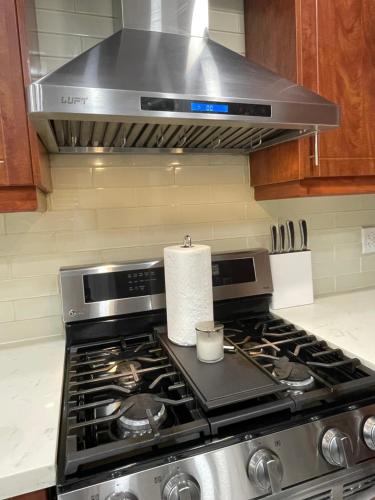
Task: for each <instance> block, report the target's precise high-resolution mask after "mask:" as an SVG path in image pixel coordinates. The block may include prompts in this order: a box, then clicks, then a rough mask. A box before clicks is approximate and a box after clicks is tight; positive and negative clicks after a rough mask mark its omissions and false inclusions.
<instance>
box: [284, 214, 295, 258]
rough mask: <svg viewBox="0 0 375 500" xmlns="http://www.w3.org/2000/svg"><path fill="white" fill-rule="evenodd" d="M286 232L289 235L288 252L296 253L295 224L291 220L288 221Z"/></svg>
mask: <svg viewBox="0 0 375 500" xmlns="http://www.w3.org/2000/svg"><path fill="white" fill-rule="evenodd" d="M286 232H287V235H288V252H294V244H295V233H294V223H293V221H291V220H287V221H286Z"/></svg>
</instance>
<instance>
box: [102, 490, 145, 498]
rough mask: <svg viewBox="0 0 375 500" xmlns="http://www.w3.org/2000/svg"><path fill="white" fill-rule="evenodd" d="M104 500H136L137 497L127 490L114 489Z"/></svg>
mask: <svg viewBox="0 0 375 500" xmlns="http://www.w3.org/2000/svg"><path fill="white" fill-rule="evenodd" d="M105 500H138V498H137V497H136V496H135V495H133V493H129V492H128V491H114V492H113V493H111V494H110V495H108V496H107V497H106V498H105Z"/></svg>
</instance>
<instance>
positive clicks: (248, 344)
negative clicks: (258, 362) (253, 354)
mask: <svg viewBox="0 0 375 500" xmlns="http://www.w3.org/2000/svg"><path fill="white" fill-rule="evenodd" d="M259 345H260V344H259V342H257V341H255V340H249V341H248V342H245V343H244V344H243V346H242V349H254V348H255V347H258V346H259ZM260 351H263V350H262V349H260Z"/></svg>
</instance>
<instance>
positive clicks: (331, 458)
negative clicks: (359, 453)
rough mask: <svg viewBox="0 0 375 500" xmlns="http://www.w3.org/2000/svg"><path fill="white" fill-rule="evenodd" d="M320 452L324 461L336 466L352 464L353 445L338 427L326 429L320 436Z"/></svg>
mask: <svg viewBox="0 0 375 500" xmlns="http://www.w3.org/2000/svg"><path fill="white" fill-rule="evenodd" d="M322 454H323V457H324V458H325V459H326V461H327V462H328V463H329V464H331V465H336V466H337V467H351V466H352V465H354V453H353V445H352V441H351V439H350V437H349V436H348V435H347V434H345V433H344V432H341V431H340V430H339V429H334V428H332V429H328V430H327V431H326V432H325V433H324V435H323V438H322Z"/></svg>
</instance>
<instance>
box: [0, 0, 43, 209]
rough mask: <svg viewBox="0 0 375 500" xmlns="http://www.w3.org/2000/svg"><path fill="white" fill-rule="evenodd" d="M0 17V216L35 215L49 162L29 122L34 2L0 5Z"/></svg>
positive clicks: (7, 0) (9, 0)
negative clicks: (26, 95) (30, 39)
mask: <svg viewBox="0 0 375 500" xmlns="http://www.w3.org/2000/svg"><path fill="white" fill-rule="evenodd" d="M0 12H1V15H0V68H1V71H0V212H12V211H29V210H37V209H38V208H40V200H41V195H42V193H45V192H48V191H50V190H51V181H50V174H49V166H48V156H47V155H46V153H45V152H44V150H43V148H42V146H41V145H40V143H39V140H38V139H37V136H36V134H35V132H34V131H33V129H32V126H31V125H30V123H29V120H28V117H27V105H26V97H25V87H26V85H27V84H28V83H29V82H30V81H31V79H30V65H29V61H30V52H31V51H32V52H34V51H35V48H33V49H31V47H30V46H29V33H31V31H32V27H31V26H30V22H33V19H32V16H33V15H34V14H35V10H34V8H33V1H30V0H0ZM34 22H35V19H34ZM34 37H35V35H34Z"/></svg>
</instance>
